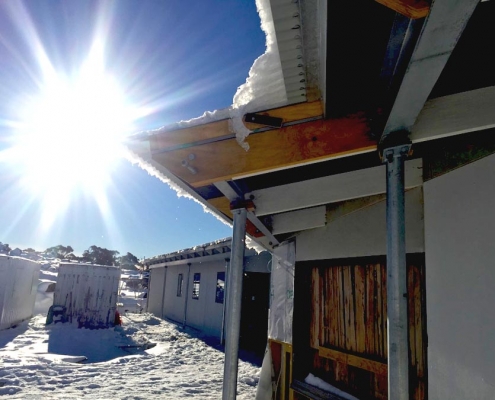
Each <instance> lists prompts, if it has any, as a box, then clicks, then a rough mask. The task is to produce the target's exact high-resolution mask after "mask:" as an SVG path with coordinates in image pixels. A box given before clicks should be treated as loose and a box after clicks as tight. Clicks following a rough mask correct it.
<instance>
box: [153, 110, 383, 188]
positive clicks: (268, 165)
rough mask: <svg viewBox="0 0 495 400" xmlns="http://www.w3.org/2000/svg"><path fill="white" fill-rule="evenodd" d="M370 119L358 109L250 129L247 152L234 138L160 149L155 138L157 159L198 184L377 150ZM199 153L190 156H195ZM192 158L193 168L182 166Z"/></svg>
mask: <svg viewBox="0 0 495 400" xmlns="http://www.w3.org/2000/svg"><path fill="white" fill-rule="evenodd" d="M368 133H369V126H368V120H367V118H366V117H365V115H364V114H362V113H358V114H354V115H350V116H347V117H344V118H338V119H330V120H317V121H312V122H307V123H302V124H298V125H293V126H288V127H284V128H281V129H276V130H270V131H266V132H260V133H256V134H251V135H250V136H248V138H247V139H246V141H247V143H248V144H249V147H250V148H249V151H245V150H244V149H243V148H242V147H241V146H239V144H238V143H237V141H236V140H235V139H228V140H222V141H219V142H213V143H208V144H203V145H198V146H192V147H189V148H185V149H179V150H173V151H168V152H160V146H159V143H157V142H150V144H151V152H152V157H153V159H154V160H155V161H156V162H158V163H160V164H161V165H163V166H164V167H165V168H167V169H168V170H169V171H171V172H172V173H173V174H174V175H176V176H177V177H179V178H181V179H182V180H184V181H185V182H187V183H189V184H190V185H191V186H193V187H200V186H205V185H208V184H211V183H214V182H218V181H221V180H231V179H235V178H239V177H242V176H247V175H255V174H260V173H264V172H268V171H273V170H277V169H283V168H287V167H291V166H296V165H303V164H308V163H312V162H317V161H323V160H328V159H331V158H336V157H341V156H344V155H347V154H355V153H362V152H365V151H372V150H375V149H376V147H377V146H376V142H375V141H374V140H372V139H370V138H369V135H368ZM191 154H193V155H194V157H192V158H193V159H192V160H191V157H190V155H191ZM183 160H185V161H187V162H188V164H189V167H191V168H187V167H184V166H183V165H182V163H183Z"/></svg>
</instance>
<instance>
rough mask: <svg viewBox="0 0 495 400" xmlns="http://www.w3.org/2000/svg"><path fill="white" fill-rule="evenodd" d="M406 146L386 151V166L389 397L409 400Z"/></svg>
mask: <svg viewBox="0 0 495 400" xmlns="http://www.w3.org/2000/svg"><path fill="white" fill-rule="evenodd" d="M410 148H411V145H410V144H408V143H405V144H402V145H398V146H394V147H388V148H385V149H384V151H383V160H384V162H385V163H386V164H387V332H388V337H387V345H388V398H389V399H394V400H408V399H409V356H408V340H407V326H408V323H407V321H408V320H407V284H406V279H407V272H406V240H405V239H406V235H405V213H404V208H405V207H404V161H405V159H406V158H407V155H408V153H409V151H410Z"/></svg>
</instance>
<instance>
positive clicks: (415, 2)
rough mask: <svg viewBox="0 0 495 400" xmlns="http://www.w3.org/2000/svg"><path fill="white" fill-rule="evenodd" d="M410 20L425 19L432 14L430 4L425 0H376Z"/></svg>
mask: <svg viewBox="0 0 495 400" xmlns="http://www.w3.org/2000/svg"><path fill="white" fill-rule="evenodd" d="M375 1H377V2H378V3H380V4H383V5H384V6H385V7H388V8H390V9H392V10H394V11H395V12H398V13H399V14H402V15H404V16H406V17H408V18H410V19H419V18H424V17H426V16H427V15H428V13H429V12H430V3H429V2H427V1H425V0H375Z"/></svg>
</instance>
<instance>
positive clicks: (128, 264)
mask: <svg viewBox="0 0 495 400" xmlns="http://www.w3.org/2000/svg"><path fill="white" fill-rule="evenodd" d="M119 262H120V268H124V269H137V268H136V264H139V260H138V258H137V257H136V256H135V255H134V254H132V253H129V252H127V254H126V255H125V256H122V257H120V259H119Z"/></svg>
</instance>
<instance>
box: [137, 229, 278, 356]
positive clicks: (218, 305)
mask: <svg viewBox="0 0 495 400" xmlns="http://www.w3.org/2000/svg"><path fill="white" fill-rule="evenodd" d="M231 246H232V240H231V239H230V238H227V239H222V240H218V241H216V242H212V243H206V244H203V245H199V246H195V247H193V248H189V249H183V250H180V251H176V252H173V253H168V254H163V255H158V256H155V257H151V258H147V259H145V260H144V261H143V263H144V264H145V265H146V266H147V267H148V268H149V270H150V284H149V293H148V311H149V312H151V313H153V314H154V315H156V316H157V317H159V318H167V319H169V320H171V321H174V322H176V323H178V324H181V325H183V326H189V327H192V328H194V329H198V330H200V331H201V332H202V333H203V334H205V335H206V336H210V337H212V338H217V339H219V341H223V339H224V325H225V319H224V317H225V288H226V282H227V279H228V270H229V263H230V256H231V254H230V253H231ZM270 268H271V254H270V253H269V252H267V251H265V252H263V253H260V254H257V253H256V252H255V251H254V250H250V251H246V253H245V257H244V268H243V271H244V273H243V292H242V310H241V330H240V336H241V342H242V345H243V347H245V348H248V349H251V350H255V351H258V352H259V351H261V352H263V350H264V349H265V346H266V337H267V336H266V335H267V326H268V308H269V290H270V274H269V271H270Z"/></svg>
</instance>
